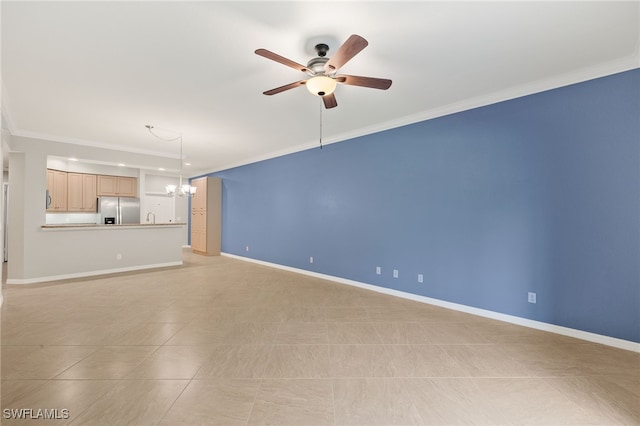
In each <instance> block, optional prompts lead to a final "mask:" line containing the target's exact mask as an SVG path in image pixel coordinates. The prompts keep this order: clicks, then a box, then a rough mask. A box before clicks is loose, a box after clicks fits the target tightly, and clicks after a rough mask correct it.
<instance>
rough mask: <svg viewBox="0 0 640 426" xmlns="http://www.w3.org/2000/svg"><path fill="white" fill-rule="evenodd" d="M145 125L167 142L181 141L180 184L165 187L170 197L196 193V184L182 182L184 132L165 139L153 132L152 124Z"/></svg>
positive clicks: (150, 131)
mask: <svg viewBox="0 0 640 426" xmlns="http://www.w3.org/2000/svg"><path fill="white" fill-rule="evenodd" d="M144 127H146V128H147V130H149V133H151V134H152V135H153V136H155V137H156V138H158V139H160V140H163V141H166V142H173V141H177V140H179V141H180V167H179V180H178V185H171V184H170V185H167V186H166V187H165V189H166V191H167V195H168V196H170V197H175V196H176V195H177V196H179V197H184V196H187V197H189V196H193V195H194V194H195V193H196V189H197V188H196V187H195V186H191V185H189V184H188V183H185V184H183V183H182V162H183V159H182V133H180V134H179V136H177V137H175V138H171V139H165V138H162V137H160V136H158V135H157V134H155V133H154V132H153V126H152V125H150V124H146V125H145V126H144Z"/></svg>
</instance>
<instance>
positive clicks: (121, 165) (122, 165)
mask: <svg viewBox="0 0 640 426" xmlns="http://www.w3.org/2000/svg"><path fill="white" fill-rule="evenodd" d="M118 166H120V167H124V166H126V164H124V163H118Z"/></svg>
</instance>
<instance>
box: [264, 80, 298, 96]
mask: <svg viewBox="0 0 640 426" xmlns="http://www.w3.org/2000/svg"><path fill="white" fill-rule="evenodd" d="M306 82H307V80H300V81H296V82H295V83H289V84H285V85H284V86H280V87H276V88H275V89H271V90H267V91H266V92H262V93H263V94H264V95H275V94H276V93H280V92H284V91H285V90H289V89H295V88H296V87H300V86H304V84H305V83H306Z"/></svg>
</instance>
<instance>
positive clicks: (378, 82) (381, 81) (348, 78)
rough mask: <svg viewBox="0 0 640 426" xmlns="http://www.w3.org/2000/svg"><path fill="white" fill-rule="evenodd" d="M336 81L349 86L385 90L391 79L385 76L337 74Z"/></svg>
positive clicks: (389, 85)
mask: <svg viewBox="0 0 640 426" xmlns="http://www.w3.org/2000/svg"><path fill="white" fill-rule="evenodd" d="M336 81H337V82H338V83H342V84H348V85H350V86H362V87H370V88H372V89H380V90H387V89H388V88H389V87H391V80H388V79H386V78H374V77H361V76H358V75H338V76H336Z"/></svg>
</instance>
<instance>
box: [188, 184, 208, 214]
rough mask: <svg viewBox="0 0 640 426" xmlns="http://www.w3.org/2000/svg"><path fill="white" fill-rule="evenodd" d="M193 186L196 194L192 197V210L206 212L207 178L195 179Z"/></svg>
mask: <svg viewBox="0 0 640 426" xmlns="http://www.w3.org/2000/svg"><path fill="white" fill-rule="evenodd" d="M191 184H192V185H193V186H195V187H196V193H195V194H193V197H191V210H206V208H207V178H206V177H204V178H199V179H194V180H192V181H191Z"/></svg>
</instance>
